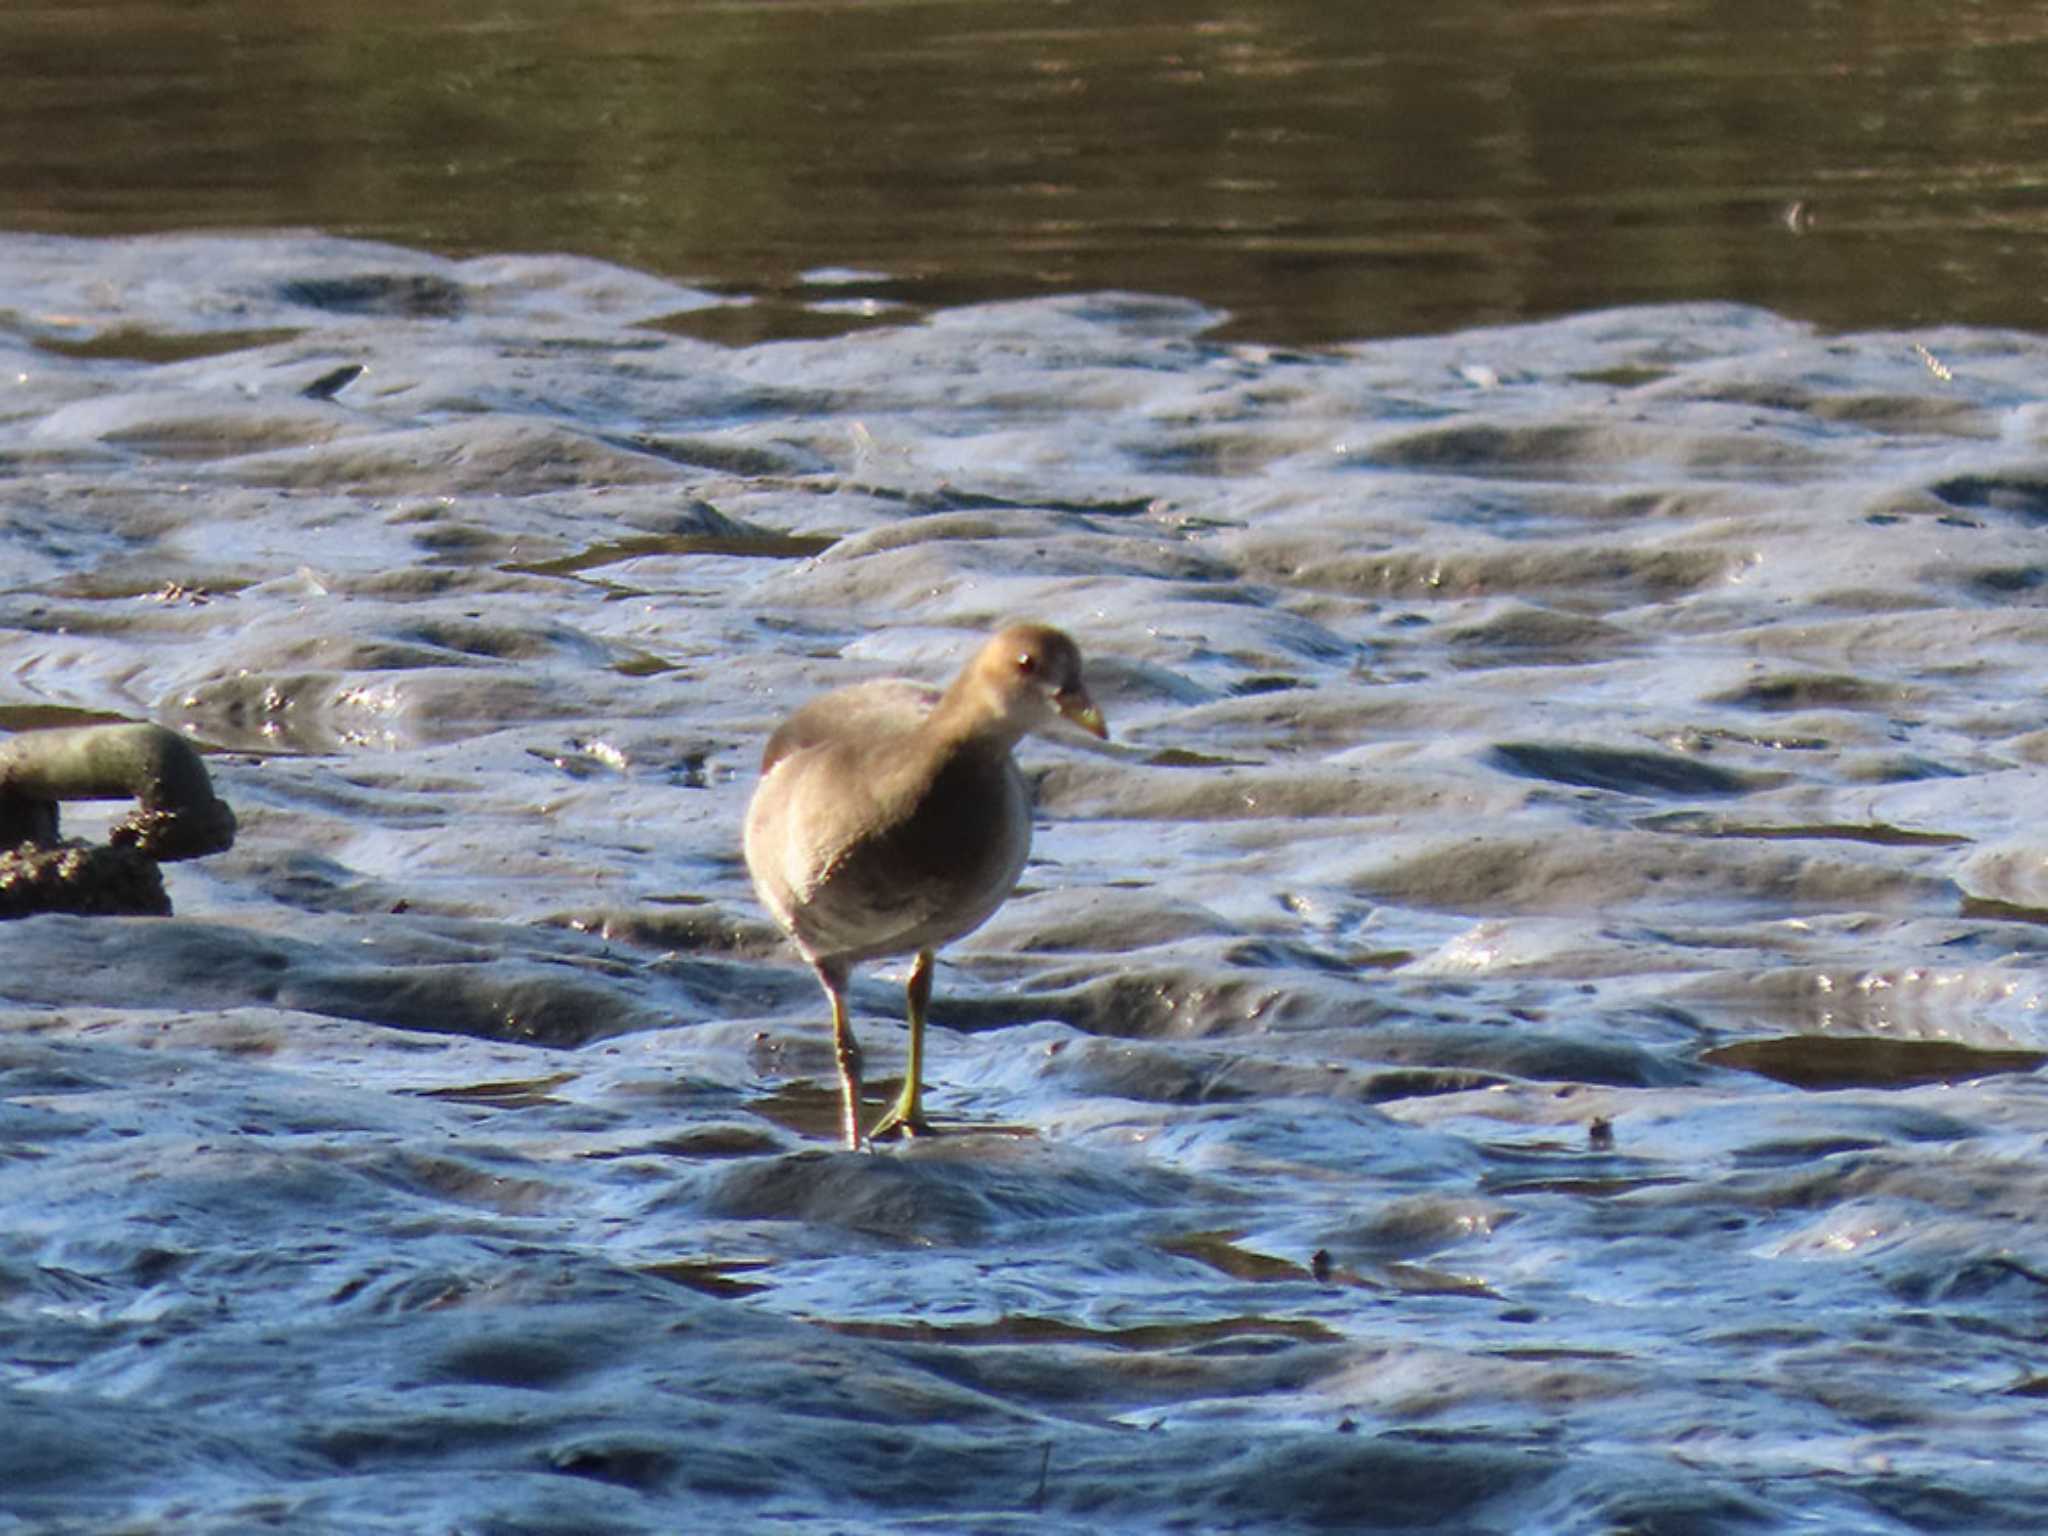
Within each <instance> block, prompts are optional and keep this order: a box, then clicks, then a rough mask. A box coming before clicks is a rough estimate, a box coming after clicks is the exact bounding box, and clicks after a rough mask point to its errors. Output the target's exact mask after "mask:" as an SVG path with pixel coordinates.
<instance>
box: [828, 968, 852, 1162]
mask: <svg viewBox="0 0 2048 1536" xmlns="http://www.w3.org/2000/svg"><path fill="white" fill-rule="evenodd" d="M818 980H819V982H820V983H822V984H823V986H824V988H825V996H826V997H827V998H829V999H830V1000H831V1003H832V1054H833V1055H834V1056H835V1057H837V1058H838V1061H839V1097H840V1104H839V1130H840V1134H841V1135H843V1136H844V1137H845V1138H846V1150H847V1151H849V1152H858V1151H859V1150H860V1140H861V1137H860V1042H859V1041H858V1040H856V1039H854V1038H853V1025H852V1023H851V1022H849V1021H848V1019H847V1017H846V969H845V967H844V966H840V967H837V968H827V967H825V966H820V967H818Z"/></svg>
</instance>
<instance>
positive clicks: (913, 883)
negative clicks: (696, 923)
mask: <svg viewBox="0 0 2048 1536" xmlns="http://www.w3.org/2000/svg"><path fill="white" fill-rule="evenodd" d="M1062 718H1064V719H1066V720H1069V721H1071V722H1073V723H1074V724H1075V725H1078V726H1079V727H1081V729H1083V730H1085V731H1088V732H1090V733H1091V734H1093V735H1096V736H1106V735H1107V734H1108V732H1107V731H1106V730H1105V728H1104V726H1103V723H1102V714H1101V711H1099V710H1098V709H1096V707H1095V704H1094V701H1093V700H1091V699H1090V698H1089V696H1088V688H1087V685H1086V684H1085V683H1084V682H1083V681H1082V677H1081V652H1080V650H1079V648H1077V647H1076V646H1075V644H1074V642H1073V641H1072V640H1070V639H1069V638H1068V637H1067V636H1066V635H1064V634H1062V633H1061V632H1060V631H1059V630H1056V629H1050V628H1048V627H1046V626H1045V625H1042V624H1018V625H1013V626H1011V627H1010V628H1008V629H1005V630H1002V631H1001V632H1000V633H998V634H996V635H995V636H994V637H993V638H991V639H990V640H988V641H987V642H986V643H984V644H983V645H982V647H981V649H980V650H979V651H977V652H976V653H975V655H974V657H973V659H972V660H970V661H969V662H968V663H967V665H966V666H965V667H964V668H962V669H961V672H960V675H959V676H958V677H956V678H955V679H954V680H953V683H952V686H951V687H949V688H947V689H946V690H945V692H944V693H940V692H938V691H937V690H936V689H932V688H928V687H926V686H924V685H923V684H920V683H911V682H905V681H902V680H900V679H886V680H883V681H879V682H872V683H858V684H855V685H854V686H853V687H851V688H842V689H839V690H838V691H836V692H833V693H828V694H825V695H823V696H822V697H819V698H816V699H813V700H812V701H811V702H810V703H808V704H806V705H804V706H803V707H802V708H801V709H799V710H797V712H796V713H795V714H793V715H791V716H790V717H789V718H788V719H787V720H785V721H783V723H782V724H781V726H780V727H779V728H778V729H777V730H776V732H775V734H774V735H772V736H771V737H769V738H768V746H767V748H766V750H765V751H763V752H762V754H761V782H760V785H759V786H758V787H757V788H756V789H755V791H754V798H753V800H752V802H751V803H750V804H749V805H748V807H747V824H746V855H747V869H748V871H749V872H750V873H751V874H752V875H753V877H754V889H755V890H756V891H757V892H759V893H760V897H761V901H762V904H763V905H765V906H766V907H767V908H768V910H769V911H770V912H771V913H773V914H774V916H775V920H776V921H777V922H778V923H780V924H781V925H782V927H783V929H784V931H786V932H787V933H788V934H789V936H790V938H791V939H792V940H794V941H795V943H796V947H797V949H798V950H799V952H801V953H802V955H803V957H804V959H805V960H807V961H809V962H810V965H811V968H812V969H813V970H814V971H816V972H817V974H818V981H819V983H820V984H821V985H822V986H823V987H824V989H825V996H826V998H827V999H828V1000H829V1001H830V1003H831V1006H832V1036H833V1045H834V1047H835V1049H836V1051H837V1053H838V1060H839V1078H840V1091H841V1096H842V1101H843V1102H842V1105H841V1129H842V1131H843V1133H844V1136H845V1140H846V1144H847V1146H848V1147H849V1148H851V1149H857V1148H858V1147H859V1146H860V1144H861V1141H862V1139H863V1138H862V1134H861V1128H860V1047H859V1045H858V1044H857V1043H856V1042H855V1040H854V1037H853V1030H852V1027H851V1025H850V1024H849V1023H848V1021H847V1017H846V983H847V978H848V976H849V975H850V973H851V972H852V969H853V967H854V966H856V965H858V964H859V963H860V962H862V961H863V960H875V959H880V958H882V957H883V956H885V955H907V954H913V953H914V954H915V955H916V956H917V961H916V964H915V965H914V966H913V967H912V969H911V973H910V982H909V986H908V988H907V989H906V990H907V997H908V1011H909V1020H910V1056H909V1061H908V1063H907V1064H906V1066H905V1068H904V1077H903V1091H902V1092H901V1093H900V1094H899V1095H898V1096H897V1099H896V1103H895V1105H894V1106H893V1107H892V1108H891V1109H890V1110H889V1111H888V1112H887V1113H886V1114H884V1115H883V1116H882V1118H881V1119H880V1120H878V1121H877V1122H876V1123H875V1125H874V1126H873V1127H872V1129H871V1130H870V1131H869V1132H868V1135H870V1136H879V1135H881V1134H883V1133H884V1132H886V1131H891V1130H899V1129H900V1130H902V1131H903V1132H904V1133H906V1134H916V1133H917V1132H919V1131H922V1130H924V1129H925V1128H926V1127H925V1123H924V1110H923V1100H922V1093H923V1090H922V1084H921V1078H922V1076H923V1065H924V1016H925V1008H926V1005H927V1004H928V1002H929V1001H930V998H931V983H932V964H933V955H934V952H935V951H937V950H938V949H939V947H940V946H941V945H944V944H948V943H950V942H951V941H952V940H954V939H957V938H959V937H961V936H962V935H963V934H967V933H971V932H973V931H974V930H975V929H976V928H979V927H980V926H981V925H982V924H983V923H985V922H986V921H988V919H989V917H990V916H991V915H992V914H993V913H994V912H995V910H996V908H998V907H999V906H1001V905H1002V904H1003V901H1004V900H1005V898H1007V897H1008V896H1009V894H1010V891H1011V888H1012V887H1014V886H1015V885H1016V883H1017V876H1018V874H1019V872H1021V871H1022V869H1023V868H1024V860H1025V857H1026V855H1028V854H1029V852H1030V850H1031V795H1030V791H1029V789H1028V788H1027V787H1026V786H1025V783H1024V778H1023V775H1022V774H1020V773H1019V772H1018V771H1017V765H1016V763H1015V762H1014V761H1013V760H1012V759H1011V756H1010V749H1011V748H1012V747H1014V746H1015V745H1016V744H1017V742H1018V741H1019V740H1020V739H1021V738H1022V737H1024V736H1025V735H1026V734H1028V733H1030V732H1032V731H1037V730H1043V729H1045V728H1046V727H1048V726H1050V725H1052V724H1053V722H1055V721H1057V720H1060V719H1062Z"/></svg>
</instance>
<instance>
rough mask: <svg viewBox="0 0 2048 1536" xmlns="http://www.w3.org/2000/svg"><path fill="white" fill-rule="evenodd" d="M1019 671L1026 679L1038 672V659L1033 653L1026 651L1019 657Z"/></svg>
mask: <svg viewBox="0 0 2048 1536" xmlns="http://www.w3.org/2000/svg"><path fill="white" fill-rule="evenodd" d="M1017 670H1018V671H1019V672H1022V673H1023V674H1024V675H1025V676H1026V677H1029V676H1030V675H1031V674H1032V673H1034V672H1036V671H1037V670H1038V657H1037V655H1036V654H1034V653H1033V652H1031V651H1024V652H1022V653H1020V654H1019V655H1018V657H1017Z"/></svg>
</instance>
